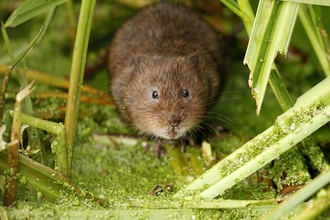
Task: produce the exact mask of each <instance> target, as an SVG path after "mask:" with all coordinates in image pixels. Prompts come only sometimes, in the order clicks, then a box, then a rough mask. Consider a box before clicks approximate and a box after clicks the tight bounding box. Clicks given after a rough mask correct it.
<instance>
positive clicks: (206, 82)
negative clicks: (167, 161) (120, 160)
mask: <svg viewBox="0 0 330 220" xmlns="http://www.w3.org/2000/svg"><path fill="white" fill-rule="evenodd" d="M222 54H223V51H222V49H221V48H220V44H219V42H218V38H217V34H216V33H215V32H214V31H213V30H212V29H211V28H210V27H209V26H208V25H207V24H206V22H204V21H203V20H202V19H200V18H199V17H198V16H197V14H196V13H194V12H192V11H190V10H189V9H186V8H184V7H182V6H177V5H173V4H169V3H157V4H154V5H151V6H148V7H146V8H145V9H142V10H141V11H140V12H138V13H137V14H136V15H135V16H133V17H132V18H131V19H130V20H128V21H127V22H126V23H124V24H123V25H122V27H121V28H119V30H118V31H117V33H116V35H115V37H114V39H113V41H112V43H111V46H110V55H109V71H110V83H111V93H112V97H113V100H114V102H115V103H116V105H117V107H118V109H119V112H120V115H121V116H122V118H123V119H124V120H125V121H126V122H128V123H130V124H131V125H133V126H134V127H135V128H136V129H138V130H139V131H140V132H142V133H143V134H147V135H153V136H156V137H162V138H165V139H177V138H179V137H181V136H183V135H185V134H186V133H187V132H189V131H192V130H193V129H196V128H197V127H198V126H199V124H200V123H201V122H202V121H203V118H204V117H205V114H206V112H207V111H208V110H209V109H210V108H211V107H212V106H213V104H214V103H215V102H216V101H217V99H218V96H219V92H220V87H221V86H220V85H221V83H222V82H221V80H220V76H221V72H222V69H221V67H222V66H223V63H222V61H223V57H221V55H222ZM185 90H187V91H188V92H189V96H188V97H184V94H185V93H184V92H185ZM154 91H156V92H157V93H158V95H159V97H158V98H155V97H153V93H154Z"/></svg>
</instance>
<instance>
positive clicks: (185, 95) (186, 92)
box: [183, 89, 189, 98]
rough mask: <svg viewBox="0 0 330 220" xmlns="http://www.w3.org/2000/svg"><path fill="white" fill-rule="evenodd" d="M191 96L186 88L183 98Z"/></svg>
mask: <svg viewBox="0 0 330 220" xmlns="http://www.w3.org/2000/svg"><path fill="white" fill-rule="evenodd" d="M188 96H189V92H188V90H186V89H185V90H184V91H183V98H187V97H188Z"/></svg>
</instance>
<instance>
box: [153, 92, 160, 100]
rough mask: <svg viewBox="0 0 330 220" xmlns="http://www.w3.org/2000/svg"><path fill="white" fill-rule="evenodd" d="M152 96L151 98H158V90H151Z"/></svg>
mask: <svg viewBox="0 0 330 220" xmlns="http://www.w3.org/2000/svg"><path fill="white" fill-rule="evenodd" d="M152 98H153V99H159V95H158V92H157V91H153V92H152Z"/></svg>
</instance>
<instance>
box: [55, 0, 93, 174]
mask: <svg viewBox="0 0 330 220" xmlns="http://www.w3.org/2000/svg"><path fill="white" fill-rule="evenodd" d="M95 3H96V0H83V1H82V5H81V10H80V16H79V21H78V29H77V35H76V41H75V46H74V52H73V59H72V67H71V74H70V87H69V98H68V102H67V108H66V115H65V127H66V143H67V146H68V161H59V160H58V161H57V163H68V167H69V171H70V170H71V163H72V157H73V149H74V142H75V135H76V128H77V121H78V114H79V104H80V95H81V87H82V84H83V76H84V67H85V61H86V55H87V48H88V41H89V35H90V30H91V26H92V19H93V13H94V7H95ZM65 175H66V176H68V177H70V172H69V173H65Z"/></svg>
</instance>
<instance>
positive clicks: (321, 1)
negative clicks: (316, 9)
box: [280, 0, 330, 6]
mask: <svg viewBox="0 0 330 220" xmlns="http://www.w3.org/2000/svg"><path fill="white" fill-rule="evenodd" d="M280 1H286V2H296V3H304V4H311V5H324V6H330V1H327V0H280Z"/></svg>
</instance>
